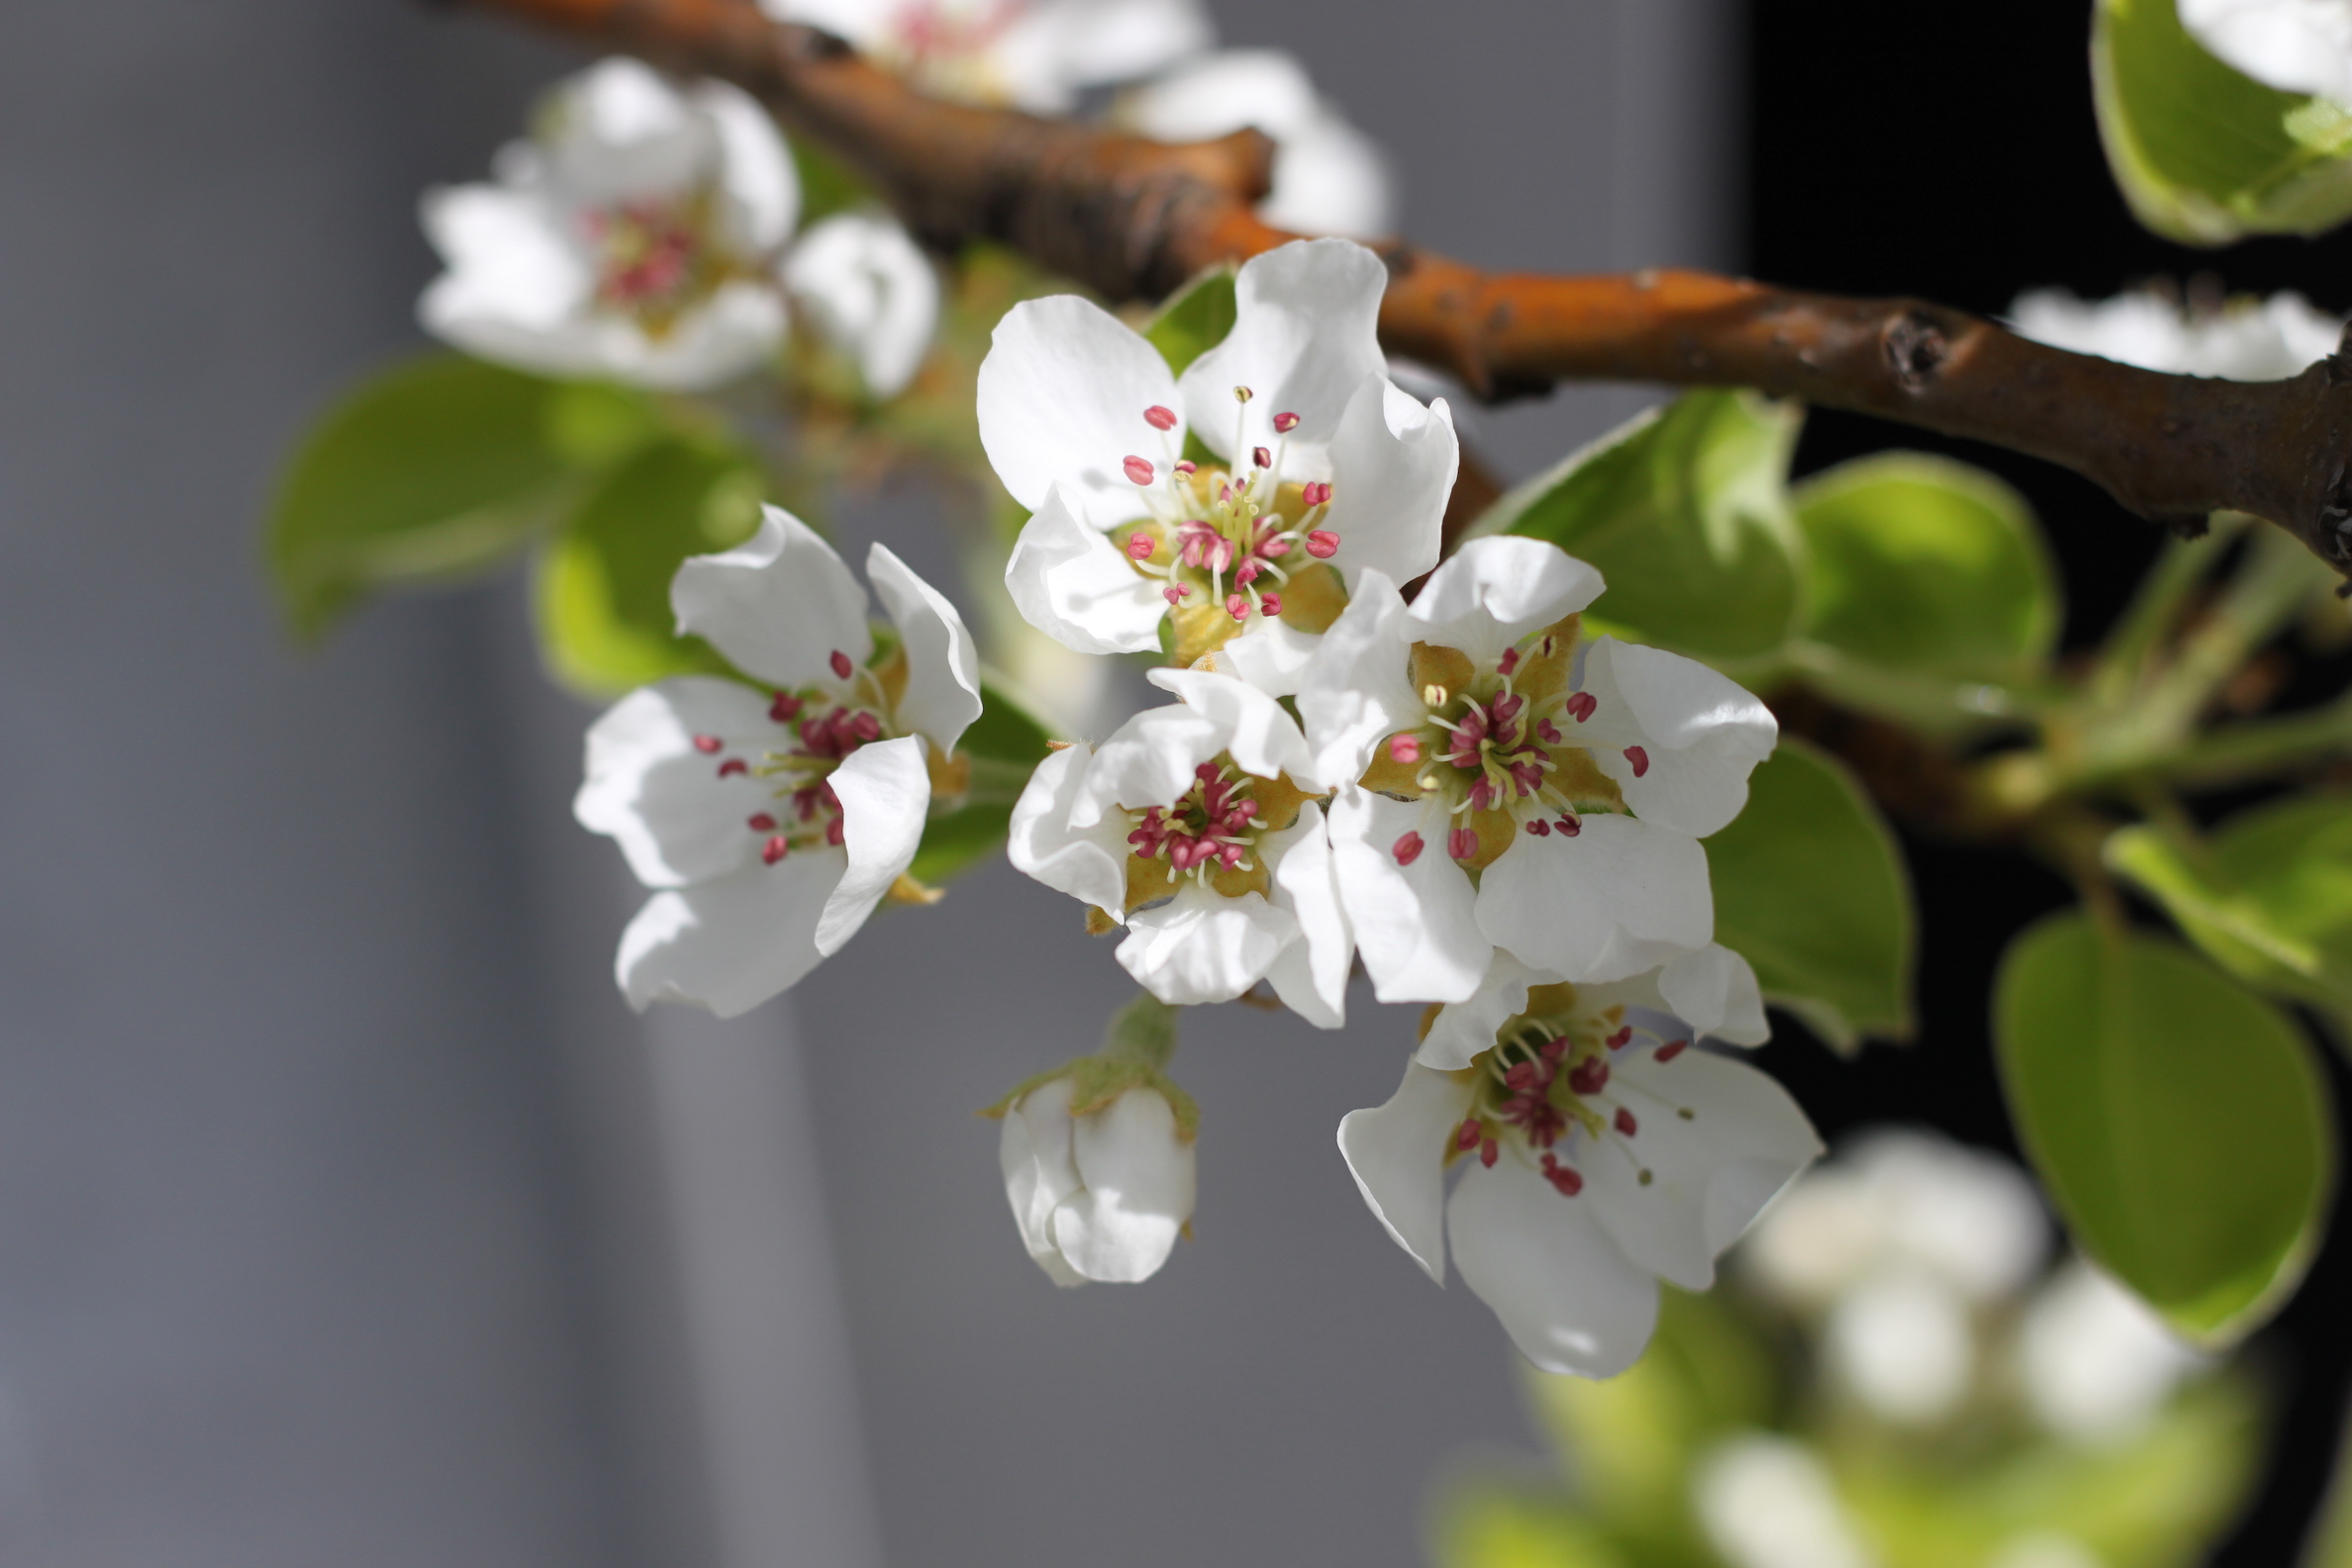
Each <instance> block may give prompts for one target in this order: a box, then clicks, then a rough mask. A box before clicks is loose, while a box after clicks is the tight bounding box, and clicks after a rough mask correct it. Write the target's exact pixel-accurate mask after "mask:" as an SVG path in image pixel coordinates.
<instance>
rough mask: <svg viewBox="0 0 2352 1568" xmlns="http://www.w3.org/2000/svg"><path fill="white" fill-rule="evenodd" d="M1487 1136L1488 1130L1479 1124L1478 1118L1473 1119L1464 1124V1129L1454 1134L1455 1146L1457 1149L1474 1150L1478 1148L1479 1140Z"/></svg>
mask: <svg viewBox="0 0 2352 1568" xmlns="http://www.w3.org/2000/svg"><path fill="white" fill-rule="evenodd" d="M1485 1136H1486V1128H1485V1127H1482V1126H1481V1125H1480V1124H1479V1120H1478V1118H1476V1117H1472V1118H1470V1120H1469V1121H1467V1122H1464V1123H1463V1124H1462V1129H1461V1130H1460V1131H1459V1132H1456V1133H1455V1134H1454V1146H1455V1147H1456V1148H1464V1149H1474V1148H1476V1147H1478V1142H1479V1139H1481V1138H1483V1137H1485Z"/></svg>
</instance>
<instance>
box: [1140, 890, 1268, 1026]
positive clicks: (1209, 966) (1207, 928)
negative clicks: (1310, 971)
mask: <svg viewBox="0 0 2352 1568" xmlns="http://www.w3.org/2000/svg"><path fill="white" fill-rule="evenodd" d="M1299 936H1300V931H1299V919H1298V917H1297V916H1295V915H1293V914H1292V913H1291V912H1290V911H1288V910H1285V909H1277V908H1275V907H1274V906H1273V905H1271V904H1269V903H1267V902H1266V900H1265V898H1264V897H1263V896H1262V895H1260V894H1256V893H1244V894H1242V895H1241V896H1240V897H1239V898H1226V897H1225V896H1224V895H1223V894H1221V893H1215V892H1212V891H1210V890H1209V889H1208V888H1205V887H1203V886H1201V885H1200V883H1198V882H1195V881H1191V880H1187V881H1186V882H1185V884H1184V886H1183V887H1181V888H1179V889H1178V890H1177V893H1176V896H1175V897H1174V898H1173V899H1170V900H1169V901H1168V902H1167V903H1165V904H1161V905H1158V906H1156V907H1153V908H1150V909H1139V910H1137V911H1135V912H1134V913H1133V914H1132V915H1129V916H1128V917H1127V939H1126V940H1125V941H1122V942H1121V943H1120V944H1119V950H1118V952H1117V953H1116V954H1114V956H1115V957H1117V958H1118V959H1119V966H1120V967H1121V968H1122V969H1125V970H1126V971H1127V973H1128V974H1130V975H1132V976H1133V977H1134V980H1135V984H1137V985H1139V986H1141V987H1142V988H1143V989H1144V990H1146V991H1148V992H1150V993H1151V994H1152V995H1153V996H1155V997H1158V998H1159V999H1160V1000H1161V1001H1162V1002H1165V1003H1167V1004H1168V1005H1169V1006H1170V1007H1199V1006H1204V1005H1206V1004H1208V1003H1211V1002H1230V1001H1232V1000H1233V998H1235V997H1237V996H1239V995H1240V994H1241V993H1242V992H1244V991H1246V990H1248V989H1249V988H1250V987H1251V986H1253V985H1256V984H1257V983H1258V982H1259V981H1260V980H1263V979H1264V978H1265V977H1266V971H1267V970H1268V969H1269V968H1271V967H1272V966H1273V963H1274V960H1275V958H1276V957H1277V956H1279V955H1280V954H1281V952H1282V949H1283V948H1285V947H1287V946H1289V945H1290V944H1291V943H1292V942H1294V941H1297V940H1298V939H1299Z"/></svg>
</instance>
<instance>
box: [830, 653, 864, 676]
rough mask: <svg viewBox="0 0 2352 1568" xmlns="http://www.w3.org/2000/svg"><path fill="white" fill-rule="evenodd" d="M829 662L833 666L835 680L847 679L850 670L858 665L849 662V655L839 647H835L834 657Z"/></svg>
mask: <svg viewBox="0 0 2352 1568" xmlns="http://www.w3.org/2000/svg"><path fill="white" fill-rule="evenodd" d="M827 662H828V663H830V664H831V665H832V666H833V679H835V680H847V679H848V678H849V672H850V671H851V670H853V669H855V668H856V667H857V666H856V665H854V664H852V663H850V662H849V655H848V654H846V653H844V652H842V651H841V650H840V649H839V648H834V649H833V657H832V658H831V659H829V660H827Z"/></svg>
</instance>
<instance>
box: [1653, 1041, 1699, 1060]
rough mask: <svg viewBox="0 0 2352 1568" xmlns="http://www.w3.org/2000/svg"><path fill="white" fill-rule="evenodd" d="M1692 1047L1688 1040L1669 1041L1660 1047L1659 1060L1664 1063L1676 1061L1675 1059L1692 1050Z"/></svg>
mask: <svg viewBox="0 0 2352 1568" xmlns="http://www.w3.org/2000/svg"><path fill="white" fill-rule="evenodd" d="M1690 1047H1691V1042H1690V1041H1689V1040H1687V1039H1679V1040H1668V1041H1667V1042H1666V1043H1665V1044H1663V1045H1661V1046H1659V1047H1658V1057H1657V1059H1658V1060H1659V1061H1662V1062H1670V1061H1672V1060H1674V1058H1675V1057H1677V1056H1680V1055H1681V1054H1682V1053H1683V1052H1684V1051H1686V1050H1688V1049H1690Z"/></svg>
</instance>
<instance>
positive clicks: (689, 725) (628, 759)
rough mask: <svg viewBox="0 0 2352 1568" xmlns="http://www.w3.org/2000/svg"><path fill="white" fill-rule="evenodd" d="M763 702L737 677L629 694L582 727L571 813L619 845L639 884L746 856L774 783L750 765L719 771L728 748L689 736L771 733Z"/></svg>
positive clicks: (666, 684)
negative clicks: (583, 743)
mask: <svg viewBox="0 0 2352 1568" xmlns="http://www.w3.org/2000/svg"><path fill="white" fill-rule="evenodd" d="M767 707H768V705H767V699H766V698H765V697H763V696H761V695H760V694H759V693H758V692H755V691H753V690H752V689H751V688H750V687H748V686H745V685H744V684H743V683H742V682H740V681H732V680H725V679H722V678H720V677H718V676H712V675H681V676H677V677H675V678H673V679H670V680H665V681H662V682H660V683H659V684H658V685H653V686H645V687H640V688H639V689H638V690H637V691H634V692H631V693H630V694H629V695H628V696H627V697H624V698H622V699H621V701H620V702H618V703H616V704H614V705H613V707H611V708H610V709H608V710H606V712H605V714H604V716H603V717H602V718H600V719H598V720H597V721H596V723H595V724H594V725H593V726H591V727H590V729H589V731H588V757H587V767H586V770H585V777H584V778H583V780H582V781H581V784H580V792H579V794H578V795H576V796H574V797H573V799H572V815H573V817H575V818H577V819H578V821H579V824H580V826H581V827H583V828H585V829H587V830H588V831H589V832H590V833H604V834H605V835H607V836H608V837H610V838H612V839H613V840H614V841H615V842H616V843H618V844H620V846H621V852H622V853H623V854H624V855H626V856H628V857H629V869H630V870H631V871H632V872H634V873H636V876H637V880H638V881H639V882H642V883H644V884H645V886H647V887H656V888H660V887H683V886H685V885H686V884H688V883H690V882H702V881H707V880H709V879H710V878H712V877H716V876H725V875H726V874H728V873H729V872H731V871H735V870H739V869H740V868H742V867H743V866H746V865H748V864H750V863H751V862H752V861H753V860H754V859H755V858H756V857H757V856H756V851H757V850H758V848H759V846H760V843H761V838H760V835H759V834H757V833H753V832H751V831H750V829H749V828H748V827H747V826H746V825H747V823H748V821H749V819H750V818H751V817H752V815H753V814H755V813H757V812H759V811H761V810H763V809H766V808H767V807H769V806H771V805H772V804H773V802H774V786H773V785H772V784H771V783H769V782H768V781H767V780H765V779H759V778H754V777H752V776H751V775H750V774H749V773H748V772H736V773H734V774H730V775H722V774H721V773H720V771H719V768H720V764H721V763H722V762H723V761H725V760H726V755H725V754H724V753H719V754H714V753H708V752H705V751H703V750H702V749H700V748H699V747H697V746H696V745H695V743H694V742H695V739H696V737H697V736H704V737H709V736H716V737H718V738H719V739H721V740H723V741H732V742H735V743H736V744H738V745H740V744H742V743H743V742H746V741H748V742H749V743H750V744H751V745H754V746H757V745H760V744H762V743H763V742H765V741H766V740H767V739H768V738H769V737H771V736H773V735H775V734H776V726H775V723H774V721H772V720H770V719H769V718H768V714H767Z"/></svg>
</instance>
